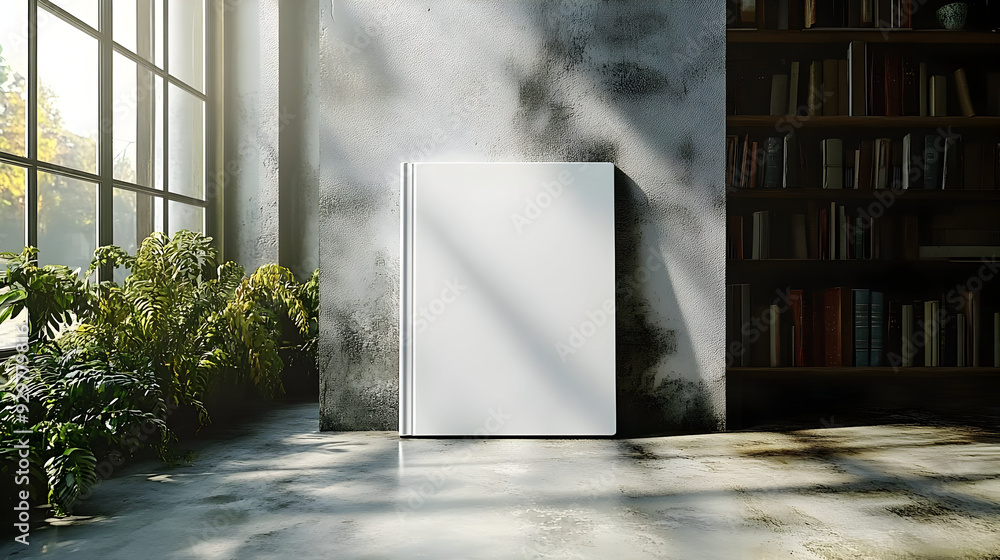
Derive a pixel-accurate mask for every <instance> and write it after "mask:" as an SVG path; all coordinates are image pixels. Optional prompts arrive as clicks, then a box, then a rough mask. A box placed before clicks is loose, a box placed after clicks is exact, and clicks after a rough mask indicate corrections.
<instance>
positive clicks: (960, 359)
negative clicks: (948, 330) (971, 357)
mask: <svg viewBox="0 0 1000 560" xmlns="http://www.w3.org/2000/svg"><path fill="white" fill-rule="evenodd" d="M965 337H966V334H965V313H959V314H958V340H957V341H956V342H957V344H956V346H957V348H956V349H957V351H958V356H957V364H956V365H957V366H958V367H965V366H966V362H965V349H966V346H967V344H968V343H967V341H966V338H965Z"/></svg>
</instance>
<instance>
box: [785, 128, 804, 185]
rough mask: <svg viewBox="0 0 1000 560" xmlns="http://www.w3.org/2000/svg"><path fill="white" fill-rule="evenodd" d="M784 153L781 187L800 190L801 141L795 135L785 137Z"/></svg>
mask: <svg viewBox="0 0 1000 560" xmlns="http://www.w3.org/2000/svg"><path fill="white" fill-rule="evenodd" d="M782 141H783V143H784V145H783V147H784V153H783V154H782V158H781V163H782V174H781V186H782V187H784V188H786V189H791V188H798V187H800V186H801V185H802V183H801V166H802V162H801V160H800V158H799V140H798V137H797V136H795V135H794V134H787V135H785V137H784V139H783V140H782Z"/></svg>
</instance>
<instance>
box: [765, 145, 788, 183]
mask: <svg viewBox="0 0 1000 560" xmlns="http://www.w3.org/2000/svg"><path fill="white" fill-rule="evenodd" d="M784 150H785V146H784V139H782V138H780V137H778V136H771V137H769V138H768V139H767V149H766V152H765V155H764V185H763V186H764V188H766V189H780V188H782V186H783V183H784V177H783V175H784V168H785V165H784V162H783V161H782V159H783V158H784Z"/></svg>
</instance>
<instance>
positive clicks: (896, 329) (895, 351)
mask: <svg viewBox="0 0 1000 560" xmlns="http://www.w3.org/2000/svg"><path fill="white" fill-rule="evenodd" d="M901 311H902V310H901V306H900V304H899V302H898V301H890V302H889V318H888V321H887V323H886V329H885V347H884V348H883V351H884V355H883V358H882V359H883V365H885V366H891V367H899V366H900V365H902V363H903V360H902V357H903V328H902V326H903V322H902V312H901Z"/></svg>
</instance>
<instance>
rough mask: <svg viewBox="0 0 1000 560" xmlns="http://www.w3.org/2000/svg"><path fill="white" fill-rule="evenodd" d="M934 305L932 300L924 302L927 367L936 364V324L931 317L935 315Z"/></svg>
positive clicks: (925, 357)
mask: <svg viewBox="0 0 1000 560" xmlns="http://www.w3.org/2000/svg"><path fill="white" fill-rule="evenodd" d="M933 305H934V302H932V301H925V302H924V325H923V329H924V366H926V367H933V366H934V326H933V320H932V319H931V318H932V317H933V316H934V308H933Z"/></svg>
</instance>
